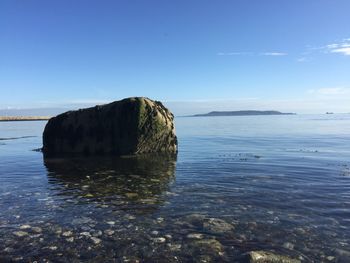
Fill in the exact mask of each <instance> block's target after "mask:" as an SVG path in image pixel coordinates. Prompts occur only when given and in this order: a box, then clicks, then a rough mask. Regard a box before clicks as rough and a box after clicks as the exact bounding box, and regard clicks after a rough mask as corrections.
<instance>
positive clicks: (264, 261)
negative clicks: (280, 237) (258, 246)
mask: <svg viewBox="0 0 350 263" xmlns="http://www.w3.org/2000/svg"><path fill="white" fill-rule="evenodd" d="M247 261H248V262H249V263H300V262H301V261H300V260H298V259H293V258H290V257H288V256H284V255H278V254H274V253H272V252H269V251H251V252H249V253H248V254H247Z"/></svg>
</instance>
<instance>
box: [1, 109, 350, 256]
mask: <svg viewBox="0 0 350 263" xmlns="http://www.w3.org/2000/svg"><path fill="white" fill-rule="evenodd" d="M45 124H46V123H45V122H0V262H7V261H8V262H12V261H20V262H29V261H35V260H37V261H39V262H46V261H52V262H81V261H90V262H193V261H197V262H210V261H215V262H225V261H226V262H232V261H241V260H242V258H243V255H244V254H245V253H246V252H248V251H252V250H266V251H272V252H276V253H279V254H283V255H287V256H290V257H292V258H297V259H299V260H301V261H302V262H350V115H346V114H344V115H322V116H321V115H296V116H256V117H253V116H250V117H203V118H177V119H176V128H177V134H178V139H179V153H178V156H177V158H176V157H173V156H151V157H147V156H142V157H138V158H97V157H95V158H80V159H77V158H75V159H62V158H56V159H48V160H47V159H44V158H43V156H42V153H41V152H38V151H33V149H37V148H40V147H41V146H42V141H41V140H42V138H41V134H42V131H43V128H44V126H45Z"/></svg>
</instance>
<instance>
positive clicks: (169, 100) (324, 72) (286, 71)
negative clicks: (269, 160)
mask: <svg viewBox="0 0 350 263" xmlns="http://www.w3.org/2000/svg"><path fill="white" fill-rule="evenodd" d="M349 11H350V1H348V0H336V1H334V0H290V1H287V0H286V1H281V0H265V1H261V0H255V1H252V0H236V1H232V0H230V1H229V0H227V1H223V0H216V1H207V0H200V1H191V0H186V1H182V0H176V1H175V0H173V1H170V0H159V1H155V0H147V1H144V0H143V1H141V0H140V1H137V0H125V1H118V0H115V1H114V0H113V1H108V0H103V1H97V0H96V1H90V0H75V1H71V0H70V1H65V0H59V1H58V0H57V1H46V0H45V1H44V0H42V1H40V0H27V1H23V0H20V1H19V0H2V1H1V2H0V91H1V96H0V108H12V107H13V108H26V107H63V106H64V107H70V106H71V105H89V104H96V103H104V102H108V101H113V100H118V99H121V98H124V97H130V96H148V97H150V98H153V99H158V100H162V101H165V103H166V104H167V105H169V107H170V108H172V109H173V110H174V111H175V112H179V113H181V114H182V113H187V112H189V113H190V112H196V111H201V112H202V111H207V110H211V109H217V108H220V109H223V110H225V109H227V110H228V109H232V110H236V109H248V108H250V109H253V108H254V109H276V110H284V111H294V112H300V113H303V112H306V113H307V112H323V111H337V112H350V103H349V102H350V27H349V25H350V15H349Z"/></svg>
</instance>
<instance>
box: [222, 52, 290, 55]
mask: <svg viewBox="0 0 350 263" xmlns="http://www.w3.org/2000/svg"><path fill="white" fill-rule="evenodd" d="M217 55H218V56H287V55H288V53H285V52H260V53H254V52H219V53H217Z"/></svg>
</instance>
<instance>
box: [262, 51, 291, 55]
mask: <svg viewBox="0 0 350 263" xmlns="http://www.w3.org/2000/svg"><path fill="white" fill-rule="evenodd" d="M260 55H261V56H287V55H288V54H287V53H284V52H264V53H260Z"/></svg>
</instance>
